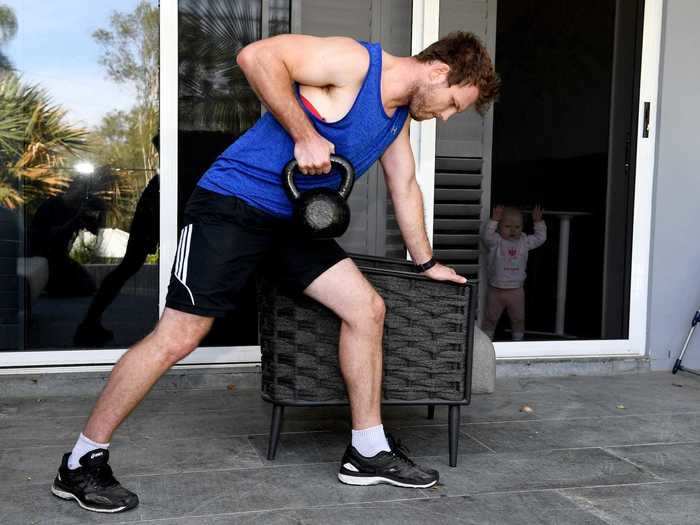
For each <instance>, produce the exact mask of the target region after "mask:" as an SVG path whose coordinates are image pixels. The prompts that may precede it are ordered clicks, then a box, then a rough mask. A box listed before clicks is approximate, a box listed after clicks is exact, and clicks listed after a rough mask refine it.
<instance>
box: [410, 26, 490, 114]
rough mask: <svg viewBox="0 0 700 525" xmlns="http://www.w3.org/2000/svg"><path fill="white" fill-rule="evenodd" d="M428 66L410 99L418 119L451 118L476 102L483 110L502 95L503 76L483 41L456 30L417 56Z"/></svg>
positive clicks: (416, 57) (412, 110)
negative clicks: (500, 87) (499, 91)
mask: <svg viewBox="0 0 700 525" xmlns="http://www.w3.org/2000/svg"><path fill="white" fill-rule="evenodd" d="M413 58H414V59H415V60H417V61H418V63H419V64H421V65H423V66H425V67H424V71H425V75H423V79H422V80H421V81H419V83H418V85H416V86H415V88H414V93H413V96H412V97H411V102H410V103H409V107H410V112H411V117H413V118H414V119H416V120H426V119H430V118H439V119H442V120H447V119H448V118H449V117H451V116H452V115H454V114H455V113H459V112H461V111H464V110H466V109H467V108H468V107H470V106H472V105H474V106H475V108H476V110H477V111H478V112H479V113H481V114H483V113H484V112H485V111H486V110H487V109H488V106H489V104H491V102H492V101H493V100H494V99H495V98H496V95H498V89H499V84H500V82H499V80H498V77H497V75H496V71H495V70H494V67H493V63H492V62H491V58H490V57H489V54H488V52H487V51H486V48H485V47H484V46H483V44H482V43H481V41H480V40H479V39H478V38H477V37H476V36H474V35H473V34H471V33H465V32H462V31H456V32H454V33H450V34H449V35H447V36H446V37H443V38H441V39H440V40H438V41H437V42H435V43H433V44H431V45H430V46H428V47H427V48H425V49H424V50H423V51H421V52H420V53H418V54H417V55H415V56H414V57H413Z"/></svg>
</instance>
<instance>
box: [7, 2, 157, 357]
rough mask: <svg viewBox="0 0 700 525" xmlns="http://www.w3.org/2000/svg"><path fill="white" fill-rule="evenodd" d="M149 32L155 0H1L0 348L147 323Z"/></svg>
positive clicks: (89, 341)
mask: <svg viewBox="0 0 700 525" xmlns="http://www.w3.org/2000/svg"><path fill="white" fill-rule="evenodd" d="M158 33H159V15H158V6H157V2H156V1H155V0H109V1H105V2H99V3H97V2H89V1H88V0H69V1H66V2H54V3H51V2H48V3H44V4H42V13H41V16H37V13H36V5H35V3H34V2H29V1H26V0H0V161H1V163H0V206H1V207H2V208H1V209H0V212H1V213H0V226H1V227H0V259H2V264H0V281H1V282H2V284H3V288H2V289H3V294H2V295H3V302H2V303H1V304H0V310H2V317H1V318H0V350H5V351H8V350H9V351H17V350H30V349H31V350H34V349H56V348H62V349H73V348H105V347H118V348H122V347H126V346H128V345H129V344H131V343H133V342H134V341H136V340H138V339H140V338H141V337H143V336H144V335H145V334H146V332H147V330H149V329H150V328H151V327H152V325H153V323H154V322H155V320H156V317H157V313H158V270H157V268H158V267H157V263H158V223H157V217H158V213H157V206H158V178H157V175H156V169H157V165H158V152H157V148H156V147H155V146H154V145H153V143H152V140H153V138H154V137H155V136H156V135H157V132H158V104H159V103H158V91H159V87H158V77H159V72H158V56H159V35H158ZM135 247H136V248H138V249H136V248H135ZM5 285H6V286H5ZM5 290H9V291H8V292H5ZM5 307H7V308H5Z"/></svg>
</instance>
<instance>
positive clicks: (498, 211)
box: [491, 206, 503, 221]
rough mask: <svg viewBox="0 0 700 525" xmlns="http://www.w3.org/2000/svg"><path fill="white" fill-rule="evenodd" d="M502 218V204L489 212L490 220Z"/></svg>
mask: <svg viewBox="0 0 700 525" xmlns="http://www.w3.org/2000/svg"><path fill="white" fill-rule="evenodd" d="M502 218H503V206H496V207H495V208H494V209H493V213H492V214H491V220H494V221H500V220H501V219H502Z"/></svg>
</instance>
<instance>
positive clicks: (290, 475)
mask: <svg viewBox="0 0 700 525" xmlns="http://www.w3.org/2000/svg"><path fill="white" fill-rule="evenodd" d="M1 380H2V379H1V378H0V381H1ZM93 402H94V398H93V397H92V396H87V397H84V396H81V397H49V398H44V399H34V398H26V397H25V398H4V399H2V400H0V466H1V467H2V469H1V470H0V501H2V504H0V523H2V524H3V525H10V524H22V525H27V524H30V523H42V524H43V523H47V524H48V523H50V524H66V523H157V524H182V525H214V524H216V525H226V524H237V525H238V524H253V523H255V524H258V523H274V524H291V523H304V524H326V523H334V524H336V523H337V524H352V523H360V524H363V525H368V524H375V523H381V524H401V525H409V524H426V523H440V524H441V525H447V524H453V523H454V524H457V523H459V524H464V523H472V524H479V525H483V524H499V525H500V524H519V525H522V524H622V523H624V524H635V525H638V524H651V523H659V524H665V525H670V524H696V523H700V423H699V422H698V415H699V414H700V378H697V377H693V376H689V375H683V374H681V375H677V376H673V375H671V373H670V372H664V373H648V374H640V375H636V374H635V375H624V376H611V377H583V376H581V377H566V378H523V379H510V378H508V379H501V380H499V381H498V384H497V392H496V393H495V394H493V395H489V396H475V397H474V399H473V402H472V405H471V406H470V407H465V408H464V409H463V414H462V415H463V417H462V427H461V433H462V437H461V443H460V457H459V465H458V467H457V468H450V467H449V466H448V462H447V425H446V415H447V414H446V412H447V410H446V409H444V408H443V409H438V410H437V413H436V418H435V420H432V421H430V420H427V419H426V417H425V415H426V410H425V409H424V408H423V407H420V408H398V407H394V408H387V409H386V410H385V426H386V427H387V428H388V429H389V430H390V431H393V432H394V433H395V434H396V436H397V437H399V438H400V439H401V440H403V441H404V442H405V443H406V444H407V445H408V447H409V448H410V450H411V454H412V455H413V456H416V457H418V458H419V459H420V461H421V462H423V463H425V464H427V465H431V466H433V467H437V468H438V469H439V470H440V472H441V484H440V485H438V486H437V487H435V488H432V489H429V490H422V491H421V490H408V489H400V488H394V487H388V486H379V487H348V486H344V485H341V484H340V483H339V482H337V481H336V477H335V475H336V471H337V467H338V462H339V460H340V456H341V454H342V451H343V449H344V447H345V444H346V439H347V438H348V434H349V427H348V424H347V421H348V418H347V411H346V409H344V408H333V409H287V413H286V418H285V427H284V431H285V434H284V435H283V437H282V441H281V445H280V450H279V452H278V459H277V460H276V461H274V462H268V461H267V460H266V459H265V447H266V443H267V431H268V428H269V416H270V412H271V409H270V406H269V405H268V404H266V403H264V402H263V401H261V400H260V397H259V394H258V393H257V392H256V391H254V390H245V389H241V390H239V389H232V390H229V389H227V388H222V387H217V388H215V389H202V390H181V389H178V390H173V391H168V390H164V389H162V390H156V391H154V392H153V393H152V394H151V395H150V396H149V397H148V398H147V399H146V401H145V402H144V403H143V404H142V406H140V407H139V408H138V409H137V411H136V412H135V413H134V414H132V416H131V417H130V418H129V420H128V421H127V423H126V424H125V425H124V426H123V427H122V428H121V429H120V430H119V432H118V434H117V435H116V436H115V439H114V442H113V445H112V465H113V467H114V469H115V473H116V475H117V477H118V479H119V480H120V481H121V482H122V483H123V484H124V485H126V486H127V487H129V488H131V489H132V490H135V491H136V492H137V493H138V494H139V496H140V498H141V505H140V506H139V507H138V508H137V509H135V510H133V511H131V512H128V513H124V514H117V515H106V514H95V513H90V512H85V511H83V510H80V509H79V508H78V506H77V505H76V504H75V503H72V502H66V501H62V500H59V499H57V498H55V497H53V496H52V495H51V494H50V493H49V485H50V483H51V481H52V479H53V476H54V473H55V469H56V467H57V465H58V462H59V460H60V457H61V454H62V453H63V452H64V451H65V450H68V448H69V447H70V446H72V444H73V441H74V440H75V437H76V434H77V432H78V431H79V430H80V429H81V426H82V424H83V422H84V420H85V418H86V416H87V412H88V410H89V409H90V408H91V406H92V403H93ZM523 404H528V405H529V406H531V407H532V408H533V409H534V411H533V412H531V413H527V412H521V411H520V410H519V408H520V407H521V406H522V405H523Z"/></svg>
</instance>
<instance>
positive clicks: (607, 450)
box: [600, 447, 668, 481]
mask: <svg viewBox="0 0 700 525" xmlns="http://www.w3.org/2000/svg"><path fill="white" fill-rule="evenodd" d="M600 449H601V450H602V451H603V452H605V453H606V454H610V455H611V456H612V457H614V458H617V459H619V460H620V461H624V462H626V463H629V464H630V465H632V466H633V467H634V468H636V469H637V470H639V471H640V472H643V473H645V474H651V475H652V477H654V478H656V479H657V480H659V481H668V480H667V479H666V478H663V477H661V476H659V475H657V474H656V473H655V472H653V471H651V470H649V469H646V468H644V467H643V466H641V465H638V464H637V463H635V462H634V461H632V460H631V459H628V458H626V457H624V456H621V455H619V454H615V452H613V451H612V450H611V449H610V448H608V447H600Z"/></svg>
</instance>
